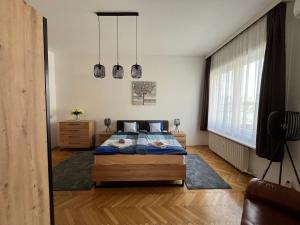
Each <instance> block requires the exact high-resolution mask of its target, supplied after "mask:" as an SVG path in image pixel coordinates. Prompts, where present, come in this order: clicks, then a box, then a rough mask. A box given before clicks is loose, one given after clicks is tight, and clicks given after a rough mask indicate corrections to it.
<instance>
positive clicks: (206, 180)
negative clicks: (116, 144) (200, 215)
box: [53, 151, 231, 191]
mask: <svg viewBox="0 0 300 225" xmlns="http://www.w3.org/2000/svg"><path fill="white" fill-rule="evenodd" d="M93 161H94V157H93V153H92V151H80V152H76V153H74V154H73V155H72V156H71V157H70V158H68V159H66V160H64V161H62V162H61V163H60V164H59V165H57V166H56V167H55V168H53V190H54V191H69V190H90V189H91V188H92V187H93V182H92V180H91V175H92V166H93ZM186 166H187V179H186V181H185V184H186V186H187V188H188V189H229V188H231V187H230V186H229V185H228V184H227V183H226V182H225V181H224V180H223V179H222V178H221V177H220V176H219V175H218V174H217V173H216V172H215V171H214V170H213V169H212V168H211V167H210V166H209V165H208V164H207V163H206V162H205V161H204V160H203V159H201V158H200V157H199V156H198V155H187V156H186Z"/></svg>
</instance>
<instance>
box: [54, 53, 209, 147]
mask: <svg viewBox="0 0 300 225" xmlns="http://www.w3.org/2000/svg"><path fill="white" fill-rule="evenodd" d="M55 57H56V90H57V92H56V93H57V116H58V121H61V120H65V119H72V116H71V115H70V111H71V109H72V108H74V107H79V108H82V109H83V110H84V111H85V115H83V116H82V119H90V120H96V122H97V131H98V132H99V131H100V130H104V129H105V127H104V124H103V119H104V118H106V117H109V118H111V119H112V120H113V128H114V129H115V121H116V120H120V119H166V120H169V121H170V129H173V120H174V118H180V119H181V124H182V125H181V126H180V129H182V130H184V131H185V132H186V133H187V144H188V145H199V144H201V145H204V144H207V136H206V133H204V132H200V130H199V126H200V125H199V119H200V95H201V92H200V89H201V87H202V85H201V83H202V74H203V62H204V59H203V58H201V57H175V56H144V57H143V58H142V59H141V60H140V61H139V63H140V64H141V65H142V67H143V77H142V79H141V80H144V81H156V82H157V104H156V105H155V106H135V105H132V104H131V81H132V80H133V79H132V78H131V77H130V67H131V65H132V64H133V63H134V57H133V56H128V57H127V58H124V57H123V58H121V60H120V64H121V65H122V66H123V67H124V70H125V77H124V79H123V80H115V79H113V78H112V75H111V70H112V66H113V65H114V64H115V63H116V61H115V57H114V56H113V57H111V56H102V58H103V62H102V64H104V65H105V68H106V77H105V78H104V79H95V78H94V76H93V66H94V64H95V63H96V62H97V57H96V56H87V55H80V56H76V55H67V54H64V55H61V54H56V55H55Z"/></svg>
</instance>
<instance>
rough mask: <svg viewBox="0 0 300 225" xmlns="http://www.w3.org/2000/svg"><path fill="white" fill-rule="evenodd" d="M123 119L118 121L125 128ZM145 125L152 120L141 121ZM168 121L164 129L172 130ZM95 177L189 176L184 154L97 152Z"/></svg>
mask: <svg viewBox="0 0 300 225" xmlns="http://www.w3.org/2000/svg"><path fill="white" fill-rule="evenodd" d="M151 121H153V120H151ZM123 122H124V121H123V120H119V121H117V128H118V130H122V126H123ZM137 122H139V124H140V129H145V128H146V127H145V126H147V125H146V124H148V122H149V121H137ZM168 127H169V124H168V121H163V129H164V130H168ZM92 179H93V181H94V183H95V186H96V182H112V181H174V180H181V181H182V185H184V181H185V179H186V165H185V156H184V155H138V154H136V155H121V154H117V155H95V156H94V166H93V171H92Z"/></svg>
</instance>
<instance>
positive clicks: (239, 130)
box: [208, 18, 267, 147]
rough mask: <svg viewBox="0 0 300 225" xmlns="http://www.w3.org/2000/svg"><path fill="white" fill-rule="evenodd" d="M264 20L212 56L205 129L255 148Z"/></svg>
mask: <svg viewBox="0 0 300 225" xmlns="http://www.w3.org/2000/svg"><path fill="white" fill-rule="evenodd" d="M266 36H267V34H266V18H262V19H261V20H260V21H258V22H257V23H255V24H254V25H252V26H251V27H250V28H249V29H248V30H246V31H245V32H243V33H242V34H241V35H239V36H238V37H237V38H235V39H234V40H233V41H231V42H230V43H229V44H227V45H226V46H225V47H223V48H222V49H221V50H220V51H218V52H217V53H216V54H214V55H213V56H212V64H211V72H210V87H209V88H210V89H209V112H208V130H209V131H212V132H215V133H218V134H220V135H222V136H225V137H227V138H230V139H233V140H235V141H237V142H239V143H242V144H245V145H247V146H250V147H255V141H256V128H257V113H258V102H259V92H260V82H261V75H262V68H263V61H264V55H265V48H266Z"/></svg>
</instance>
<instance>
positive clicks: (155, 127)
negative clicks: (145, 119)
mask: <svg viewBox="0 0 300 225" xmlns="http://www.w3.org/2000/svg"><path fill="white" fill-rule="evenodd" d="M149 127H150V132H161V131H162V129H161V128H162V123H161V122H157V123H149Z"/></svg>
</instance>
